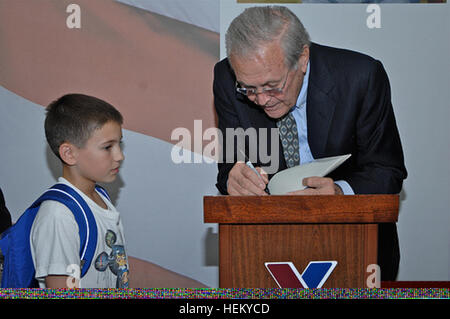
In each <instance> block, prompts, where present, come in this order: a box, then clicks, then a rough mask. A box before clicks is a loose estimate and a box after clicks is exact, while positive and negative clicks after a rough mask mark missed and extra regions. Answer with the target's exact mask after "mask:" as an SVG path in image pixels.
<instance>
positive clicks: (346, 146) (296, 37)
mask: <svg viewBox="0 0 450 319" xmlns="http://www.w3.org/2000/svg"><path fill="white" fill-rule="evenodd" d="M226 46H227V56H228V57H227V58H226V59H224V60H222V61H220V62H219V63H218V64H217V65H216V66H215V69H214V102H215V108H216V112H217V115H218V123H219V129H220V130H221V132H222V134H223V136H224V139H223V140H227V136H226V135H227V128H228V129H230V128H233V129H237V128H242V129H244V130H246V129H248V128H256V129H258V132H260V130H261V129H267V130H271V129H273V128H277V127H278V128H279V131H280V135H281V136H280V139H281V143H275V144H273V143H272V141H271V138H273V137H272V136H271V134H264V136H260V134H259V135H258V139H260V138H266V139H267V141H263V143H267V146H268V148H269V150H268V152H267V155H269V157H270V161H269V162H264V161H263V160H262V159H261V156H260V155H261V154H259V153H258V157H257V159H256V161H253V162H254V163H253V164H254V165H255V166H256V167H257V170H258V172H260V174H256V173H255V172H254V171H252V170H251V169H250V168H249V167H247V166H246V165H245V163H242V162H241V161H238V160H237V159H238V158H239V152H240V151H241V150H238V149H237V148H236V147H234V148H231V149H230V148H229V147H228V148H227V147H226V146H227V145H225V144H226V143H225V144H224V145H223V158H224V159H229V158H233V159H234V160H233V161H225V162H222V163H219V173H218V177H217V184H216V185H217V188H218V189H219V191H220V192H221V193H222V194H229V195H267V193H266V192H265V188H266V184H267V183H268V180H269V179H270V177H271V175H272V174H269V175H267V174H265V172H264V170H263V168H262V167H264V166H270V167H274V165H275V167H277V168H278V170H283V169H285V168H287V167H291V166H295V165H299V164H303V163H307V162H310V161H312V160H314V159H317V158H323V157H328V156H336V155H343V154H349V153H351V154H352V156H351V158H350V159H349V160H347V162H346V163H344V164H343V165H342V166H340V167H339V168H338V169H336V170H335V171H334V172H333V173H331V174H330V175H329V176H326V177H313V176H312V177H310V178H306V179H305V180H303V184H304V185H305V186H307V188H306V189H304V190H300V191H297V192H294V193H293V194H380V193H385V194H389V193H399V192H400V191H401V188H402V183H403V179H405V178H406V175H407V173H406V169H405V166H404V159H403V151H402V146H401V142H400V137H399V134H398V130H397V126H396V122H395V117H394V112H393V109H392V104H391V96H390V86H389V80H388V77H387V75H386V72H385V70H384V68H383V66H382V64H381V63H380V62H379V61H377V60H375V59H373V58H371V57H368V56H366V55H363V54H361V53H357V52H352V51H349V50H343V49H336V48H331V47H326V46H322V45H319V44H314V43H311V42H310V40H309V35H308V33H307V31H306V30H305V29H304V27H303V25H302V23H301V22H300V20H299V19H298V18H297V17H296V16H295V15H294V14H293V13H292V12H291V11H290V10H289V9H287V8H285V7H280V6H270V7H254V8H248V9H246V10H245V11H244V12H243V13H242V14H241V15H239V16H238V17H237V18H235V19H234V20H233V22H232V23H231V25H230V27H229V29H228V31H227V34H226ZM281 132H284V133H285V132H287V133H288V135H289V139H284V140H283V136H282V135H283V134H284V133H281ZM277 138H278V137H277ZM254 142H255V141H253V143H254ZM257 145H262V144H261V141H257ZM271 145H279V147H278V148H277V149H270V146H271ZM227 152H228V153H230V152H232V153H233V154H227ZM230 155H231V156H230ZM274 161H275V163H274ZM379 234H380V236H379V237H380V242H379V264H380V266H381V268H382V272H381V275H382V279H383V280H387V279H391V280H392V279H394V278H395V276H396V273H397V270H398V263H399V249H398V239H397V231H396V226H395V224H386V225H381V226H380V229H379Z"/></svg>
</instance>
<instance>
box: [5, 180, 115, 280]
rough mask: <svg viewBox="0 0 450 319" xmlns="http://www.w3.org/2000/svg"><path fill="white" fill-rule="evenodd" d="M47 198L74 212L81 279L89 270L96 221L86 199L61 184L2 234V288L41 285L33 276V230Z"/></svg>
mask: <svg viewBox="0 0 450 319" xmlns="http://www.w3.org/2000/svg"><path fill="white" fill-rule="evenodd" d="M95 188H96V190H97V191H99V192H100V193H101V194H102V195H104V196H105V197H106V198H107V199H108V200H110V199H109V196H108V194H107V193H106V191H105V190H104V189H103V188H102V187H100V186H98V185H96V186H95ZM46 200H55V201H58V202H60V203H62V204H64V205H66V206H67V207H68V208H69V209H70V211H71V212H72V213H73V215H74V217H75V220H76V222H77V224H78V229H79V235H80V260H81V265H80V266H81V273H80V274H81V276H80V278H82V277H83V276H84V275H85V274H86V273H87V271H88V269H89V266H90V265H91V261H92V259H93V257H94V253H95V249H96V246H97V224H96V222H95V218H94V215H93V214H92V211H91V209H90V208H89V206H88V204H87V203H86V201H85V200H84V199H83V198H82V197H81V196H80V195H79V194H78V193H77V192H76V191H75V190H74V189H73V188H72V187H70V186H68V185H66V184H61V183H58V184H55V185H53V186H52V187H51V188H49V189H48V190H47V191H45V192H44V193H43V194H42V195H41V196H40V197H39V198H38V199H37V200H36V201H35V202H34V203H33V204H32V205H31V206H30V207H29V208H28V209H27V210H26V211H25V212H24V213H23V214H22V216H20V218H19V219H18V220H17V222H16V223H15V224H14V225H13V226H11V227H10V228H8V229H7V230H6V231H4V232H3V233H2V234H1V239H0V251H1V253H2V254H3V255H4V267H3V276H2V283H1V287H2V288H33V287H38V282H37V280H36V279H35V278H34V275H35V269H34V263H33V259H32V256H31V247H30V233H31V227H32V225H33V221H34V219H35V217H36V215H37V213H38V211H39V207H40V205H41V203H42V202H43V201H46Z"/></svg>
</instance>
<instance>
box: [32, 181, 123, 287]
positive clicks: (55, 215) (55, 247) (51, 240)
mask: <svg viewBox="0 0 450 319" xmlns="http://www.w3.org/2000/svg"><path fill="white" fill-rule="evenodd" d="M58 182H60V183H64V184H67V185H69V186H71V187H72V188H73V189H75V190H76V191H77V192H78V193H79V194H80V196H82V198H83V199H84V200H85V201H86V203H87V204H88V205H89V207H90V209H91V210H92V213H93V215H94V218H95V221H96V224H97V230H98V239H97V247H96V250H95V254H94V258H93V260H92V262H91V266H90V267H89V270H88V271H87V273H86V275H85V276H84V277H83V278H81V280H80V283H79V286H80V288H127V287H128V273H129V271H128V269H129V268H128V258H127V255H126V252H125V248H124V247H125V240H124V237H123V226H122V222H121V219H120V214H119V212H118V211H117V210H116V208H115V207H114V206H113V204H111V202H110V201H109V200H108V199H106V198H105V197H104V196H103V195H102V194H101V193H99V195H100V196H101V198H102V199H103V201H104V202H105V204H106V205H107V206H108V209H104V208H102V207H100V206H99V205H97V204H96V203H95V202H94V201H93V200H91V199H90V198H89V197H87V196H86V195H85V194H84V193H83V192H81V191H80V190H79V189H77V188H76V187H75V186H73V185H72V184H70V183H69V182H68V181H67V180H66V179H64V178H62V177H61V178H59V180H58ZM30 243H31V255H32V257H33V263H34V266H35V269H36V275H35V276H36V279H37V280H38V282H39V286H40V287H41V288H45V277H47V276H48V275H65V276H74V277H79V269H80V268H79V267H80V235H79V233H78V224H77V222H76V221H75V217H74V216H73V214H72V212H71V211H70V210H69V209H68V208H67V206H65V205H64V204H61V203H59V202H57V201H51V200H48V201H45V202H43V203H42V204H41V207H40V208H39V212H38V213H37V215H36V219H35V220H34V222H33V226H32V228H31V234H30ZM77 274H78V276H77ZM69 286H70V285H69Z"/></svg>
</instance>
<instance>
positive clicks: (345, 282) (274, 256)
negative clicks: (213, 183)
mask: <svg viewBox="0 0 450 319" xmlns="http://www.w3.org/2000/svg"><path fill="white" fill-rule="evenodd" d="M203 205H204V221H205V223H218V224H219V286H220V287H221V288H270V287H278V286H277V285H276V282H275V281H274V280H273V279H272V277H271V276H270V274H269V272H268V271H267V270H266V268H265V266H264V263H265V262H284V261H291V262H293V263H294V265H295V267H296V268H297V269H298V271H299V272H300V273H302V272H303V269H304V268H305V267H306V266H307V265H308V263H309V262H310V261H330V260H335V261H337V266H336V268H335V269H334V271H333V272H332V273H331V275H330V277H329V278H328V280H327V281H326V282H325V284H324V285H323V288H327V287H328V288H357V287H359V288H364V287H366V280H367V277H368V276H369V275H370V274H371V273H370V272H367V266H368V265H370V264H376V263H377V241H378V225H377V224H379V223H393V222H396V221H397V217H398V205H399V197H398V195H353V196H342V195H341V196H339V195H338V196H334V195H330V196H328V195H325V196H205V197H204V199H203Z"/></svg>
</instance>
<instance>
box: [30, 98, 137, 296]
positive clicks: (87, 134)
mask: <svg viewBox="0 0 450 319" xmlns="http://www.w3.org/2000/svg"><path fill="white" fill-rule="evenodd" d="M122 121H123V119H122V115H121V114H120V113H119V111H117V110H116V109H115V108H114V107H113V106H112V105H110V104H108V103H106V102H105V101H102V100H100V99H97V98H95V97H91V96H86V95H82V94H70V95H65V96H63V97H61V98H59V99H58V100H56V101H54V102H53V103H51V104H50V105H49V106H48V107H47V116H46V119H45V135H46V138H47V141H48V143H49V145H50V148H51V149H52V151H53V152H54V153H55V154H56V156H57V157H59V159H60V160H61V162H62V166H63V173H62V177H61V178H60V179H59V182H60V183H63V184H67V185H69V186H71V187H72V188H74V189H75V190H76V191H77V192H78V193H79V194H80V195H81V197H82V198H83V199H84V200H85V201H86V203H87V204H88V205H89V207H90V209H91V210H92V213H93V215H94V217H95V221H96V224H97V229H98V241H97V248H96V252H95V254H94V259H93V260H92V263H91V266H90V267H89V270H88V272H87V273H86V275H85V276H84V277H83V278H82V279H81V280H80V281H79V282H78V281H77V282H74V281H73V280H72V277H70V275H72V274H74V273H77V269H78V272H79V267H80V256H79V251H80V236H79V234H78V225H77V223H76V221H75V218H74V216H73V214H72V213H71V212H70V210H69V208H67V207H66V206H65V205H64V204H61V203H59V202H56V201H50V200H48V201H44V202H43V203H42V204H41V206H40V209H39V212H38V214H37V216H36V218H35V220H34V223H33V226H32V229H31V235H30V237H31V252H32V257H33V262H34V265H35V269H36V275H35V277H36V279H37V280H38V282H39V286H40V287H47V288H67V287H69V288H70V287H74V286H75V287H77V286H78V287H83V288H124V287H128V272H129V270H128V260H127V255H126V253H125V250H124V244H125V243H124V238H123V228H122V222H121V220H120V215H119V212H118V211H117V210H116V209H115V208H114V206H113V205H112V204H111V202H110V201H109V200H108V199H107V198H106V197H105V196H103V195H102V194H101V193H100V192H98V191H97V190H96V189H95V185H96V183H98V182H112V181H114V180H115V179H116V177H117V174H118V172H119V167H120V164H121V162H122V161H123V159H124V156H123V153H122V150H121V145H120V144H121V139H122V127H121V125H122ZM113 245H114V254H111V247H112V246H113ZM108 258H109V259H111V258H114V259H115V261H114V262H117V265H119V268H120V269H121V271H120V272H118V271H116V274H114V273H113V272H112V271H111V270H110V269H109V268H110V267H103V265H104V264H105V263H106V264H108V260H109V259H108Z"/></svg>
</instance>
